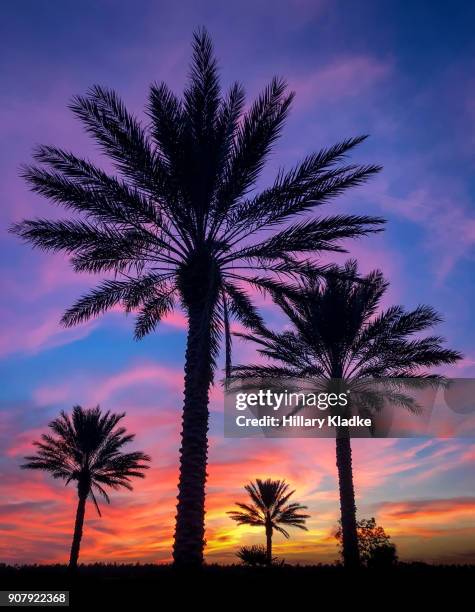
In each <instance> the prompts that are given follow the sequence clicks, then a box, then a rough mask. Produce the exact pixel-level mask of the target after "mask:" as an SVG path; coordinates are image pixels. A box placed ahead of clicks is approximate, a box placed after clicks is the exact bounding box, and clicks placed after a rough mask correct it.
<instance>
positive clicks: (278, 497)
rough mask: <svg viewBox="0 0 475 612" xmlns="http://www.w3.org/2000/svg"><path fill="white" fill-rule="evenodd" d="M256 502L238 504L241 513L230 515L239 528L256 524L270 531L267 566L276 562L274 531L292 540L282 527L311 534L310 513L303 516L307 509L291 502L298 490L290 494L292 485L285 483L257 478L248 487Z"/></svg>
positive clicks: (234, 511) (235, 511) (233, 512)
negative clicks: (274, 558) (273, 555)
mask: <svg viewBox="0 0 475 612" xmlns="http://www.w3.org/2000/svg"><path fill="white" fill-rule="evenodd" d="M244 488H245V489H246V491H247V492H248V493H249V497H250V498H251V500H252V503H251V504H241V503H239V502H236V506H239V508H240V509H241V511H237V510H233V511H231V512H228V514H229V516H230V517H231V518H232V519H233V520H234V521H236V522H237V523H238V525H253V526H256V527H264V528H265V532H266V556H267V564H268V565H271V563H272V535H273V532H274V530H275V531H278V532H279V533H281V534H282V535H283V536H285V537H286V538H289V537H290V535H289V532H288V531H287V530H286V529H284V528H283V527H281V525H285V526H288V527H298V528H299V529H304V530H305V531H307V527H306V526H305V521H306V519H308V518H309V517H310V515H309V514H300V513H299V511H300V510H305V509H306V508H307V506H302V505H301V504H299V503H296V502H293V503H290V504H289V503H287V502H288V501H289V499H290V497H291V496H292V495H293V494H294V493H295V491H289V485H288V484H287V483H286V482H285V480H271V479H270V478H268V479H267V480H260V479H259V478H257V479H256V482H255V483H252V482H251V483H249V484H248V485H246V486H245V487H244Z"/></svg>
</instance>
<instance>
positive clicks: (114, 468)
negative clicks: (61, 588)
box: [21, 406, 150, 570]
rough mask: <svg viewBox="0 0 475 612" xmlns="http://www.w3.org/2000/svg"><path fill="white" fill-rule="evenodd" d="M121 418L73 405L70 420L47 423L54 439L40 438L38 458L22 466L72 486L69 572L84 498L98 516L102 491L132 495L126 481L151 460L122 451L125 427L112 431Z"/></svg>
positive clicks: (73, 566)
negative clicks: (74, 497)
mask: <svg viewBox="0 0 475 612" xmlns="http://www.w3.org/2000/svg"><path fill="white" fill-rule="evenodd" d="M124 416H125V414H111V413H110V412H109V411H108V412H101V410H100V408H99V406H97V407H96V408H91V409H88V410H86V409H84V408H81V406H75V407H74V408H73V413H72V416H71V417H70V416H69V415H68V414H66V413H65V412H64V411H62V412H61V415H60V416H59V417H58V418H57V419H54V421H51V423H50V424H49V427H50V428H51V429H52V430H53V432H54V434H55V435H50V434H43V435H42V436H41V440H42V441H41V442H34V445H35V446H36V447H37V448H38V452H37V454H36V455H31V456H28V457H25V459H26V461H27V463H24V464H23V465H22V466H21V467H22V468H23V469H29V470H44V471H46V472H49V473H50V474H52V476H53V478H61V479H62V480H65V481H66V484H69V483H70V482H72V481H74V482H75V483H76V486H77V492H78V506H77V511H76V521H75V524H74V536H73V542H72V545H71V554H70V558H69V568H70V570H75V569H76V568H77V564H78V557H79V548H80V546H81V538H82V531H83V524H84V515H85V512H86V501H87V498H88V497H89V498H90V499H91V500H92V502H93V503H94V506H95V507H96V510H97V512H98V514H99V516H101V512H100V509H99V504H98V502H97V499H96V495H100V496H101V497H102V498H103V499H104V500H105V501H106V502H107V503H110V499H109V495H108V493H107V491H106V489H107V488H110V489H120V488H126V489H129V490H132V486H131V484H130V480H131V478H143V477H144V474H143V470H146V469H148V467H149V466H148V465H146V462H148V461H150V457H149V456H148V455H145V454H144V453H141V452H138V451H136V452H132V453H123V452H122V450H121V449H122V447H123V446H124V445H125V444H128V443H129V442H132V440H133V439H134V435H132V434H126V430H125V428H124V427H117V425H118V423H119V421H120V420H121V419H123V417H124Z"/></svg>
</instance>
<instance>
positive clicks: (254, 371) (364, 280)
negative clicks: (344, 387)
mask: <svg viewBox="0 0 475 612" xmlns="http://www.w3.org/2000/svg"><path fill="white" fill-rule="evenodd" d="M335 271H336V270H335ZM387 288H388V283H387V282H386V281H385V280H384V278H383V275H382V273H381V272H379V271H373V272H371V273H370V274H368V275H367V276H364V277H359V276H358V268H357V264H356V262H355V261H349V262H347V263H346V264H345V266H344V267H343V268H342V269H339V270H338V272H337V273H336V274H328V275H327V279H326V281H325V282H320V281H318V280H315V279H314V280H304V282H303V287H302V289H301V291H300V292H299V293H298V295H296V296H281V297H280V298H279V299H278V300H277V303H278V305H279V306H280V307H281V309H282V310H283V311H284V313H285V314H286V316H287V317H288V318H289V319H290V321H291V323H292V325H293V329H291V330H287V331H284V332H282V333H276V332H273V331H271V330H270V329H268V328H266V327H265V326H263V325H261V326H259V327H258V328H256V330H255V333H254V334H253V335H248V334H239V335H240V336H242V337H244V338H246V339H247V340H251V341H254V342H257V343H258V344H259V347H260V348H259V349H258V351H259V353H261V354H262V355H263V356H265V357H266V358H269V359H270V360H271V361H272V362H273V363H272V364H269V365H265V364H264V365H259V364H256V365H245V366H237V367H236V368H234V374H233V375H234V376H235V377H238V378H243V377H248V376H254V377H255V376H262V377H267V378H268V377H276V378H277V377H299V378H309V377H311V378H316V379H317V378H319V377H322V378H327V379H330V378H341V379H345V381H347V382H351V381H354V380H358V379H368V378H381V377H388V378H389V377H390V378H414V377H420V378H427V377H429V376H430V377H432V378H434V377H435V378H437V376H436V375H433V374H432V375H431V374H428V373H427V372H426V369H427V368H430V367H434V366H439V365H442V364H450V363H454V362H455V361H457V360H458V359H460V358H461V355H460V353H459V352H458V351H454V350H451V349H448V348H445V347H444V346H443V342H444V339H443V338H441V337H440V336H427V337H425V338H420V337H419V338H418V337H415V335H416V334H419V333H420V332H423V331H424V330H426V329H428V328H430V327H433V326H434V325H436V324H437V323H440V321H441V318H440V316H439V315H438V314H437V312H436V311H435V310H434V309H433V308H431V307H430V306H424V305H421V306H418V307H417V308H416V309H414V310H412V311H406V310H405V309H404V308H403V307H402V306H391V307H390V308H388V309H386V310H384V311H382V312H379V313H378V312H377V311H378V308H379V306H380V303H381V299H382V297H383V295H384V293H385V292H386V290H387Z"/></svg>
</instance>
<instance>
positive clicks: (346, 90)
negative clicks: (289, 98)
mask: <svg viewBox="0 0 475 612" xmlns="http://www.w3.org/2000/svg"><path fill="white" fill-rule="evenodd" d="M390 72H391V65H390V64H389V63H387V62H384V61H382V60H380V59H377V58H374V57H371V56H366V55H359V56H358V55H356V56H351V57H343V58H341V59H339V60H337V61H334V62H332V63H331V64H328V65H326V66H323V67H322V68H319V69H317V70H316V71H314V72H313V73H311V74H306V75H303V76H301V77H300V78H299V79H297V80H292V81H291V82H290V86H291V88H292V89H294V90H295V91H296V93H297V97H296V106H297V107H307V106H309V105H311V104H315V103H318V102H319V101H321V100H325V101H334V100H338V99H341V98H347V97H354V96H358V95H360V94H361V93H362V92H363V91H366V90H367V89H369V88H371V87H372V86H373V85H375V84H376V83H378V82H380V81H381V80H382V79H384V78H386V77H387V76H388V75H389V73H390Z"/></svg>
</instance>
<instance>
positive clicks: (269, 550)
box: [266, 525, 272, 565]
mask: <svg viewBox="0 0 475 612" xmlns="http://www.w3.org/2000/svg"><path fill="white" fill-rule="evenodd" d="M266 557H267V565H272V525H266Z"/></svg>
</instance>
